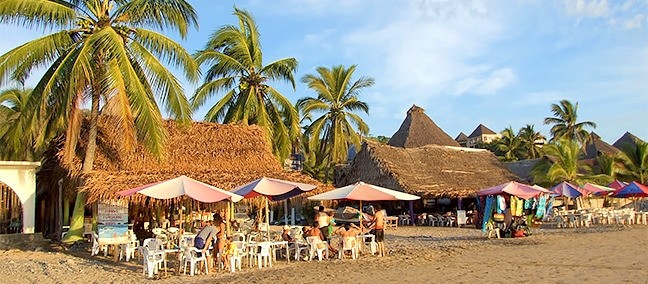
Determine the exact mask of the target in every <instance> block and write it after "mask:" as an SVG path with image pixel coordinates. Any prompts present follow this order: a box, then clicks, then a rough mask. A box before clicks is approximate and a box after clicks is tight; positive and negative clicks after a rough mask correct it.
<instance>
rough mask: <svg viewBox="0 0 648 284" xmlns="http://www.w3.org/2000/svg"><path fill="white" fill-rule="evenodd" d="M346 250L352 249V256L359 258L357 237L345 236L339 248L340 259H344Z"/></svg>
mask: <svg viewBox="0 0 648 284" xmlns="http://www.w3.org/2000/svg"><path fill="white" fill-rule="evenodd" d="M345 251H350V252H351V258H352V259H356V258H358V246H357V245H356V238H355V237H345V238H343V239H342V243H341V246H340V249H339V250H338V258H339V259H344V252H345Z"/></svg>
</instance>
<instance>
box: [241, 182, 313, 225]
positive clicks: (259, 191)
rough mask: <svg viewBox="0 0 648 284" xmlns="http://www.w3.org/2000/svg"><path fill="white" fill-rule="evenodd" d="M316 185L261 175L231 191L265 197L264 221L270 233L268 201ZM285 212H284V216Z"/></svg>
mask: <svg viewBox="0 0 648 284" xmlns="http://www.w3.org/2000/svg"><path fill="white" fill-rule="evenodd" d="M316 187H317V186H315V185H311V184H305V183H298V182H291V181H286V180H280V179H274V178H267V177H263V178H260V179H257V180H254V181H252V182H249V183H247V184H244V185H241V186H238V187H236V188H234V189H232V192H233V193H235V194H238V195H241V196H243V197H245V198H254V197H257V196H263V197H264V199H265V213H266V218H265V223H266V228H267V229H268V236H269V235H270V215H269V214H270V209H269V204H268V202H269V201H270V200H272V201H280V200H286V199H288V198H291V197H293V196H297V195H299V194H302V193H304V192H308V191H311V190H313V189H315V188H316ZM286 215H287V212H284V216H286Z"/></svg>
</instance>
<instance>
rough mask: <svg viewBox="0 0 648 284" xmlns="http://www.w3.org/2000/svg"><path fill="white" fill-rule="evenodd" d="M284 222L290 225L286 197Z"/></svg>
mask: <svg viewBox="0 0 648 284" xmlns="http://www.w3.org/2000/svg"><path fill="white" fill-rule="evenodd" d="M283 204H284V222H286V224H285V225H288V199H284V202H283Z"/></svg>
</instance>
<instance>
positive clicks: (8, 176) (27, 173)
mask: <svg viewBox="0 0 648 284" xmlns="http://www.w3.org/2000/svg"><path fill="white" fill-rule="evenodd" d="M39 166H40V163H34V162H7V161H0V182H3V183H4V184H6V185H8V186H9V187H10V188H11V189H12V190H13V191H14V192H15V193H16V195H18V198H19V199H20V203H21V205H22V210H23V217H22V222H23V230H22V232H23V233H24V234H28V233H34V225H35V223H36V168H37V167H39Z"/></svg>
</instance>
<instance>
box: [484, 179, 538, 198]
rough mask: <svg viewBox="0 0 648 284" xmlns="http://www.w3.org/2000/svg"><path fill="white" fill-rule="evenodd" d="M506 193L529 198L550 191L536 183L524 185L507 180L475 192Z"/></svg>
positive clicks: (486, 193) (485, 193)
mask: <svg viewBox="0 0 648 284" xmlns="http://www.w3.org/2000/svg"><path fill="white" fill-rule="evenodd" d="M502 193H508V194H510V195H514V196H517V197H520V198H523V199H529V198H532V197H536V196H538V195H539V194H540V193H550V192H549V191H548V190H546V189H544V188H542V187H541V186H537V185H533V186H531V185H526V184H522V183H519V182H515V181H509V182H507V183H504V184H500V185H496V186H493V187H489V188H486V189H482V190H480V191H478V192H477V195H498V194H502Z"/></svg>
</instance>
